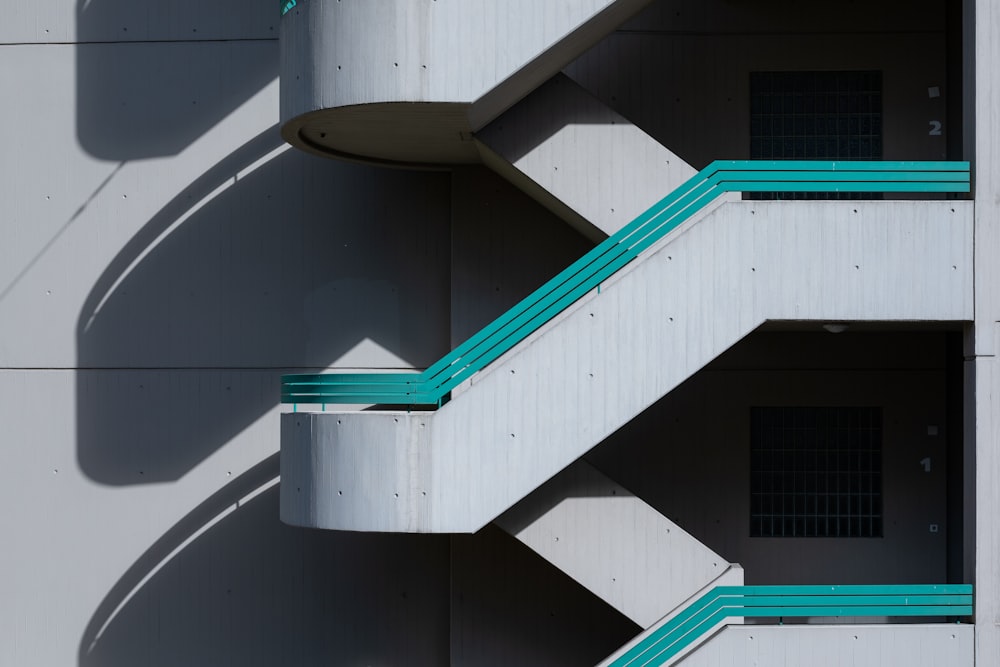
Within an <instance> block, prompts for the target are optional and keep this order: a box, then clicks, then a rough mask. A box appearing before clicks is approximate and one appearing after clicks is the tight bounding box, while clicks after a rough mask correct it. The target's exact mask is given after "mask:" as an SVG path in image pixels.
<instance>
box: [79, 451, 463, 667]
mask: <svg viewBox="0 0 1000 667" xmlns="http://www.w3.org/2000/svg"><path fill="white" fill-rule="evenodd" d="M277 476H278V456H277V455H273V456H271V457H269V458H267V459H266V460H264V461H262V462H261V463H259V464H257V465H256V466H255V467H254V468H252V469H250V470H249V471H247V472H246V473H244V474H243V475H241V476H240V477H239V478H237V479H236V480H234V481H232V482H231V483H230V484H228V485H227V486H225V487H224V488H222V489H220V490H219V491H217V492H216V493H215V494H213V495H212V496H211V497H209V498H208V499H206V500H205V501H204V502H202V503H201V505H199V506H198V507H197V508H196V509H195V510H194V511H192V512H191V513H190V514H188V515H187V516H186V517H185V518H184V519H183V520H181V521H180V522H179V523H177V524H176V525H175V526H174V527H173V528H171V529H170V530H169V531H167V533H165V534H164V535H163V536H162V537H161V538H160V539H159V540H157V542H156V543H155V544H153V546H151V547H150V548H149V549H148V550H147V551H146V552H145V553H144V554H143V555H142V556H141V557H140V558H139V559H138V560H137V561H136V562H135V564H134V565H133V566H132V567H131V568H129V570H128V571H127V572H126V573H125V574H124V575H123V576H122V578H121V579H120V580H119V581H118V583H117V584H116V585H115V586H114V587H113V588H112V589H111V591H110V592H109V593H108V595H107V596H106V597H105V598H104V600H103V601H102V602H101V604H100V606H99V607H98V609H97V611H96V612H95V613H94V615H93V617H92V618H91V619H90V622H89V624H88V626H87V628H86V630H85V632H84V634H83V637H82V638H81V640H80V648H79V663H78V664H79V665H80V667H98V666H100V667H133V666H134V665H147V666H149V667H156V666H160V665H163V666H168V665H169V666H171V667H172V666H175V665H187V666H189V667H197V666H201V665H204V666H206V667H207V666H210V665H211V666H215V665H223V664H231V665H282V664H295V665H321V664H322V665H329V664H351V665H354V664H358V665H365V664H392V665H403V664H406V665H428V666H436V665H442V664H447V662H448V642H449V612H448V609H449V573H448V572H449V570H448V559H449V554H448V552H449V546H448V537H447V536H425V535H380V534H359V533H339V532H332V531H318V530H317V531H309V530H301V529H295V528H290V527H288V526H285V525H284V524H282V523H281V522H280V521H279V520H278V493H277V485H276V484H275V482H277Z"/></svg>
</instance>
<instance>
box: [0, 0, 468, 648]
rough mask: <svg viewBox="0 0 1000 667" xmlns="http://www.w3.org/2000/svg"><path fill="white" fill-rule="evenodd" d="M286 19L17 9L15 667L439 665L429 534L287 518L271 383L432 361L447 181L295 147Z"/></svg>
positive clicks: (11, 361)
mask: <svg viewBox="0 0 1000 667" xmlns="http://www.w3.org/2000/svg"><path fill="white" fill-rule="evenodd" d="M277 21H278V16H277V3H276V2H272V1H271V0H260V1H257V0H255V1H254V2H249V3H246V2H229V1H224V2H214V3H207V4H206V3H202V2H193V1H188V0H181V1H180V2H171V3H134V2H125V1H118V0H90V1H89V2H82V1H81V2H71V1H68V0H45V1H40V2H30V3H15V4H12V5H9V6H6V7H5V8H4V18H3V20H2V21H0V98H2V99H3V103H2V104H0V144H2V146H3V149H2V151H0V201H2V202H3V204H2V206H0V210H2V211H3V213H2V215H0V424H2V432H3V435H2V436H0V502H2V503H3V505H4V507H5V508H6V509H5V511H4V512H3V515H2V518H0V533H2V535H3V539H2V542H3V548H2V549H0V664H2V665H18V666H27V667H32V666H36V665H37V666H39V667H50V666H52V665H81V666H85V667H91V666H94V667H97V666H100V667H108V666H110V667H119V666H120V667H126V666H133V665H160V666H168V665H169V666H171V667H173V666H175V665H219V664H226V663H232V664H241V665H255V664H256V665H288V664H295V665H312V664H316V665H318V664H331V663H337V662H340V663H341V664H343V663H350V664H424V665H433V666H435V667H436V666H438V665H441V664H444V663H446V662H447V660H448V651H449V607H450V598H449V583H448V582H449V565H448V562H449V547H448V541H447V539H446V538H442V539H437V538H430V539H423V538H412V537H403V538H402V539H401V538H399V537H392V536H358V535H348V534H332V533H326V534H323V533H314V532H305V531H300V530H296V529H291V528H289V527H287V526H284V525H283V524H281V523H280V521H279V519H278V505H277V497H278V494H277V489H276V487H275V484H276V483H277V476H278V461H277V449H278V395H279V384H278V383H279V376H280V374H281V373H282V371H283V370H285V369H292V368H325V367H326V366H327V365H330V364H340V365H348V366H350V365H356V366H365V367H378V366H388V367H408V366H411V365H415V364H416V365H422V364H425V363H427V361H428V360H430V359H434V358H436V357H437V356H439V355H440V354H441V353H442V352H443V351H445V350H446V349H447V348H448V346H449V340H448V335H449V308H448V302H449V290H450V286H449V272H448V270H447V264H448V261H449V246H450V238H449V236H450V234H449V216H450V204H449V196H450V195H449V190H450V186H449V177H448V175H447V174H441V173H425V174H406V173H401V172H394V173H387V172H383V171H380V170H375V169H369V168H359V167H355V166H349V165H342V164H337V163H334V162H327V161H322V160H318V159H315V158H312V157H309V156H305V155H303V154H300V153H298V152H295V151H292V150H290V149H288V147H287V146H284V145H283V144H282V142H281V140H280V137H279V135H278V128H277V124H278V82H277V80H276V76H277V70H278V45H277V39H276V36H277V35H276V33H277V26H278V23H277ZM389 193H394V194H395V198H393V196H390V194H389ZM425 263H431V264H432V265H437V266H442V267H443V268H441V269H440V270H439V271H437V272H428V271H426V269H424V268H423V267H424V264H425ZM418 264H419V265H420V267H421V270H419V271H418V269H417V265H418ZM376 302H377V303H378V308H377V309H374V308H369V306H370V305H371V304H374V303H376ZM387 573H388V574H387Z"/></svg>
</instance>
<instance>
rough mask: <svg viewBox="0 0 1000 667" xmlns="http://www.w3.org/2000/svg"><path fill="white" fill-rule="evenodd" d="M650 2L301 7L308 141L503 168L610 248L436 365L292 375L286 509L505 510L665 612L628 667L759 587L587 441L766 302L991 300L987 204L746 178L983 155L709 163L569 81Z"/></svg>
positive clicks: (832, 309)
mask: <svg viewBox="0 0 1000 667" xmlns="http://www.w3.org/2000/svg"><path fill="white" fill-rule="evenodd" d="M647 2H648V0H577V1H575V2H563V3H559V5H560V6H561V7H562V9H563V10H562V11H558V10H557V9H556V8H555V4H556V3H539V2H535V1H533V0H517V1H514V0H512V2H510V3H507V4H508V5H510V6H504V7H502V8H500V9H497V8H496V7H495V3H490V2H487V0H463V2H460V3H445V2H442V3H436V4H435V3H412V2H394V3H392V4H391V5H390V6H391V7H392V8H393V9H392V10H391V11H390V12H389V14H388V18H387V15H386V14H385V5H384V4H379V3H332V2H318V1H311V2H299V3H295V2H290V3H286V5H285V10H286V12H287V14H286V17H285V19H283V21H282V134H283V136H284V137H285V138H286V140H288V141H289V142H290V143H292V144H294V145H296V146H297V147H299V148H302V149H304V150H308V151H311V152H314V153H319V154H322V155H327V156H334V157H339V158H343V159H351V160H361V161H364V162H369V163H376V164H390V165H394V166H426V165H428V164H454V163H462V162H483V163H484V164H486V165H487V166H489V167H491V168H493V169H494V170H495V171H497V172H498V173H499V174H501V175H502V176H504V177H505V178H507V179H508V180H510V181H511V182H512V183H514V184H515V185H517V186H518V187H520V188H522V189H523V190H524V191H525V192H526V193H528V194H529V195H530V196H532V197H533V198H535V199H536V200H537V201H539V202H540V203H541V204H542V205H544V206H546V207H547V208H549V209H550V210H551V211H553V212H555V213H556V214H557V215H559V216H560V217H561V218H563V219H564V220H566V221H567V222H568V223H569V224H571V225H572V226H574V227H575V228H576V229H578V230H579V231H581V232H582V233H583V234H585V235H586V236H588V237H589V238H591V239H593V240H594V241H595V242H598V241H600V242H601V243H600V245H598V246H597V247H596V248H595V249H594V251H592V252H591V253H588V254H587V255H586V256H584V257H583V258H581V259H580V260H579V261H578V262H576V263H574V264H573V265H572V266H570V267H568V268H567V269H566V270H565V271H563V272H562V273H560V274H559V275H558V276H556V277H555V278H553V279H552V280H551V281H550V282H549V283H547V284H546V285H544V286H543V287H542V288H540V289H539V290H538V291H536V292H535V293H533V294H532V295H530V296H529V297H527V298H526V299H525V300H524V301H522V303H521V304H518V306H516V307H515V308H514V309H512V310H511V311H510V312H508V313H506V314H504V315H503V316H501V317H500V318H498V320H497V321H495V322H494V323H492V324H491V325H489V326H487V327H486V328H485V329H484V330H483V331H481V332H480V333H479V334H477V335H475V336H473V337H472V338H470V339H469V340H468V341H466V342H465V343H463V344H462V345H460V346H459V347H458V348H456V349H455V350H454V351H453V352H452V353H451V354H449V355H447V356H446V357H444V358H443V359H441V360H440V361H438V362H437V363H435V364H433V365H432V366H431V367H430V368H428V369H426V370H425V371H423V372H421V373H364V374H339V373H332V374H324V375H299V376H287V377H286V378H284V381H283V388H282V401H283V402H285V403H289V404H294V405H295V408H294V411H293V412H290V413H286V414H283V415H282V420H281V443H282V444H281V469H282V484H281V518H282V520H283V521H285V522H286V523H290V524H293V525H298V526H306V527H313V528H327V529H337V530H352V531H378V532H438V533H462V532H475V531H477V530H479V529H480V528H482V527H483V526H484V525H486V524H488V523H490V522H491V521H495V522H496V523H497V524H498V525H499V526H500V527H502V528H503V529H504V530H506V531H507V532H509V533H510V534H512V535H514V536H515V537H516V538H517V539H519V540H521V541H522V542H524V543H525V544H527V545H528V546H530V547H531V548H532V549H534V550H535V551H536V552H537V553H539V554H540V555H541V556H542V557H543V558H545V559H546V560H548V561H549V562H551V563H553V564H554V565H556V566H557V567H559V568H560V569H562V570H563V571H564V572H566V573H567V574H568V575H569V576H571V577H572V578H574V579H575V580H576V581H578V582H579V583H580V584H581V585H583V586H585V587H586V588H588V589H589V590H591V591H592V592H594V593H595V594H596V595H598V596H599V597H601V598H602V599H603V600H605V601H606V602H608V603H609V604H610V605H612V606H613V607H615V608H616V609H618V610H619V611H620V612H621V613H623V614H624V615H626V616H627V617H629V618H630V619H632V620H633V621H635V622H636V623H637V624H639V625H640V626H642V627H644V628H649V631H648V632H647V633H644V634H643V635H640V637H638V638H637V639H636V641H635V642H633V644H630V645H629V646H626V647H623V649H622V651H621V652H620V653H619V654H616V656H617V657H615V656H613V658H612V659H614V662H613V663H609V664H616V665H617V664H632V663H631V662H628V661H629V660H631V657H629V656H633V655H634V654H637V653H636V650H638V651H639V652H640V653H641V652H642V651H644V650H645V649H644V648H642V649H635V647H636V646H642V647H646V646H647V645H648V643H649V641H653V640H648V641H647V638H648V637H654V636H655V637H657V638H662V636H663V635H664V633H666V632H668V631H666V630H663V628H666V627H668V624H669V622H670V619H672V618H675V617H676V618H680V617H682V616H683V615H684V614H686V613H688V611H687V609H688V608H687V607H686V604H687V602H690V601H692V600H701V599H702V596H703V595H704V594H708V592H709V591H713V590H716V589H717V590H724V591H732V590H736V589H735V588H733V587H738V586H739V585H740V584H742V570H740V569H739V568H738V566H732V565H730V564H729V563H726V562H725V561H724V560H723V559H722V558H720V557H719V556H718V554H715V553H713V552H712V551H711V550H709V549H708V548H706V547H705V546H704V545H702V544H700V543H699V542H697V541H696V540H694V539H693V538H692V537H691V536H690V535H688V534H687V533H686V532H684V531H683V530H682V529H681V528H680V527H679V526H677V525H676V524H674V523H673V522H671V521H670V520H669V519H667V518H666V517H663V516H662V515H660V514H659V513H658V512H656V511H655V510H653V509H652V508H651V507H649V506H648V505H646V504H645V503H644V502H643V501H642V500H641V499H639V498H636V497H634V496H632V495H631V494H629V493H628V492H627V491H626V490H625V489H623V488H622V487H620V486H619V485H617V484H615V483H614V482H613V481H611V480H608V479H607V478H605V477H604V476H603V475H602V474H601V473H600V472H599V471H597V470H595V469H593V468H592V467H590V466H589V465H588V464H586V463H584V462H583V461H581V460H580V457H581V456H582V455H583V454H585V453H586V452H587V451H588V450H590V449H591V448H592V447H594V446H595V445H597V444H598V443H600V442H601V441H602V440H604V439H605V438H606V437H607V436H608V435H610V434H611V433H613V432H614V431H615V430H617V429H618V428H620V427H621V426H623V425H624V424H626V423H628V422H629V421H630V420H631V419H633V418H634V417H635V416H636V415H637V414H639V413H640V412H642V411H643V410H644V409H646V408H647V407H649V406H650V405H652V404H653V403H654V402H655V401H657V400H658V399H660V398H661V397H662V396H664V395H665V394H666V393H668V392H669V391H671V390H672V389H673V388H674V387H676V386H677V385H678V384H680V383H681V382H683V381H684V380H685V379H687V378H688V377H690V376H691V375H692V374H694V373H696V372H697V371H698V370H699V369H701V368H702V367H703V366H704V365H706V364H707V363H709V362H710V361H711V360H712V359H714V358H715V357H716V356H718V355H719V354H721V353H722V352H723V351H725V350H726V349H728V348H729V347H730V346H732V345H733V344H734V343H736V342H737V341H739V340H740V339H741V338H743V337H744V336H746V335H747V334H748V333H750V332H751V331H753V330H754V329H755V328H757V327H758V326H760V325H761V324H762V323H764V322H766V321H768V320H819V321H827V320H866V319H867V320H872V319H878V320H883V321H884V320H967V319H971V317H972V307H973V306H972V289H971V285H972V249H971V246H970V245H969V243H968V242H967V241H966V239H971V229H972V207H971V204H970V203H968V202H958V201H948V202H945V201H938V202H927V201H921V202H891V201H885V202H880V201H866V202H852V203H851V204H850V205H847V204H844V203H839V202H795V203H792V202H759V201H744V200H742V199H741V198H740V195H739V193H742V192H754V191H758V192H761V191H763V192H769V191H790V190H799V191H807V192H813V191H868V192H872V191H874V192H905V193H911V192H961V191H968V188H969V184H968V164H965V163H821V162H804V163H788V162H781V163H750V162H737V161H720V162H716V163H713V164H712V165H709V167H707V168H706V169H704V170H703V171H701V172H699V173H697V174H696V173H695V170H694V169H693V168H692V167H690V166H689V165H687V164H685V163H684V162H683V161H682V160H681V159H680V158H678V157H677V156H676V155H674V154H673V153H672V152H671V151H669V150H668V149H667V148H665V147H663V146H660V145H659V144H657V143H656V142H655V141H654V140H652V138H650V137H649V136H648V135H646V134H645V133H644V132H642V131H641V130H640V129H638V128H636V127H635V126H633V125H632V124H631V123H629V122H628V121H627V120H626V119H625V118H622V117H621V116H619V115H618V114H616V113H615V112H613V111H612V110H610V109H608V108H607V107H605V106H604V105H603V104H602V103H601V102H599V101H597V100H596V99H594V98H593V97H592V96H590V95H589V94H588V93H587V92H586V91H584V90H583V89H581V88H580V87H579V86H577V85H576V84H575V83H573V82H572V81H571V80H570V79H568V78H567V77H565V76H562V75H560V74H558V72H559V70H560V69H561V68H562V67H564V66H565V65H566V64H568V63H569V62H570V61H572V60H573V59H574V58H575V57H576V56H578V55H579V54H580V53H582V52H583V50H585V49H586V48H587V47H589V46H590V45H592V44H594V43H595V42H596V41H597V40H598V39H599V38H600V37H602V36H603V35H605V34H607V33H608V32H610V31H611V30H613V29H614V28H615V27H616V26H617V25H618V24H619V23H621V22H622V21H624V20H625V19H626V18H628V17H630V16H631V15H632V14H634V13H635V12H637V11H638V10H639V9H641V8H642V7H643V6H644V5H646V4H647ZM380 12H381V13H380ZM510 17H514V18H513V19H510ZM525 17H528V18H525ZM506 20H513V21H514V22H515V23H516V25H517V26H518V29H519V30H520V32H518V33H517V34H515V33H514V32H513V31H507V30H505V29H504V26H505V25H506V24H505V23H504V21H506ZM481 22H485V23H488V24H489V25H490V26H491V29H489V30H484V31H479V32H475V33H474V34H472V33H470V31H468V30H465V29H458V28H462V27H467V26H469V25H478V24H479V23H481ZM525 25H532V26H538V27H537V30H532V31H527V32H526V34H525V31H524V30H521V28H523V26H525ZM504 39H506V40H507V41H505V42H503V46H502V47H501V46H498V45H499V44H500V43H501V40H504ZM494 42H495V44H494ZM385 45H391V46H390V47H389V48H388V49H386V48H384V47H385ZM407 45H409V48H410V50H406V49H407ZM482 53H494V54H502V57H501V56H497V57H496V60H495V62H491V63H485V62H484V61H483V58H482ZM667 193H669V194H667ZM664 194H666V195H667V196H665V197H663V198H662V199H660V197H662V196H663V195H664ZM900 208H905V209H907V210H906V211H905V213H903V214H901V213H900V211H899V209H900ZM329 404H372V405H375V406H376V407H377V408H380V409H377V410H370V411H363V412H357V411H351V412H327V411H326V407H327V405H329ZM299 405H311V406H322V407H321V410H322V411H320V412H316V411H311V412H299V411H298V406H299ZM607 545H613V547H611V548H608V546H607ZM714 599H715V598H713V600H714ZM709 620H711V623H709V625H708V626H705V627H704V628H702V629H703V630H704V629H707V628H709V627H711V628H714V629H715V630H717V629H718V628H720V627H722V626H723V625H724V624H725V622H726V621H724V619H721V618H715V617H712V618H711V619H709ZM712 632H714V630H711V631H709V632H707V634H706V636H710V635H711V634H712ZM657 633H659V634H657ZM703 634H704V633H703ZM644 641H645V642H647V643H646V644H642V643H641V642H644ZM656 641H660V639H656ZM693 646H694V644H693V643H691V644H686V645H685V646H684V647H682V648H681V649H678V650H677V651H675V652H674V653H672V654H671V655H672V656H673V658H671V659H679V658H680V657H682V656H683V655H684V654H685V652H686V651H689V650H691V648H692V647H693ZM609 660H610V659H609ZM622 660H624V662H623V661H622ZM661 663H662V661H660V662H657V661H656V659H653V660H651V661H647V662H642V663H636V664H661Z"/></svg>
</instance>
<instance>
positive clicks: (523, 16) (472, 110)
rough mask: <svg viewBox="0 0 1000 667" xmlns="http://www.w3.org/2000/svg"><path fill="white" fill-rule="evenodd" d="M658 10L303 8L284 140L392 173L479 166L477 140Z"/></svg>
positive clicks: (608, 3)
mask: <svg viewBox="0 0 1000 667" xmlns="http://www.w3.org/2000/svg"><path fill="white" fill-rule="evenodd" d="M649 2H650V0H559V1H558V2H555V1H552V2H548V1H546V2H539V1H538V0H380V1H379V2H371V1H370V0H336V1H334V0H307V1H306V2H301V3H299V4H298V5H296V6H295V7H294V8H293V9H292V10H291V11H289V12H288V13H287V14H285V16H284V17H283V18H282V21H281V125H282V136H283V137H284V138H285V140H286V141H288V142H289V143H291V144H292V145H294V146H296V147H298V148H301V149H304V150H307V151H309V152H312V153H317V154H321V155H327V156H330V157H338V158H343V159H352V160H358V161H363V162H373V163H377V164H383V165H385V164H395V165H397V166H419V165H426V164H453V163H466V162H478V161H479V157H478V153H477V151H476V149H475V146H474V144H473V142H472V141H471V133H472V132H475V131H476V130H478V129H480V128H482V127H484V126H485V125H486V124H487V123H489V122H490V121H491V120H492V119H494V118H496V117H497V116H498V115H499V114H501V113H502V112H503V111H504V110H506V109H507V108H509V107H510V106H511V105H513V104H514V103H516V102H517V101H518V100H520V99H521V98H523V97H524V96H525V95H527V94H528V93H530V92H531V91H532V90H534V89H535V88H537V87H538V86H539V85H541V84H542V83H543V82H544V81H546V80H548V79H549V78H551V77H552V76H553V75H555V74H556V73H557V72H559V70H561V69H562V68H563V67H565V66H566V65H567V64H569V63H570V62H571V61H572V60H573V59H575V58H576V57H577V56H579V55H580V54H581V53H582V52H583V51H585V50H586V49H587V48H589V47H590V46H592V45H593V44H595V43H596V42H597V41H598V40H600V39H601V38H602V37H604V36H605V35H607V34H608V33H610V32H611V31H612V30H614V29H615V28H616V27H617V26H618V25H620V24H621V23H622V22H624V21H625V20H626V19H628V18H630V17H631V16H632V15H634V14H635V13H636V12H638V11H639V10H640V9H642V8H643V7H644V6H645V5H647V4H648V3H649Z"/></svg>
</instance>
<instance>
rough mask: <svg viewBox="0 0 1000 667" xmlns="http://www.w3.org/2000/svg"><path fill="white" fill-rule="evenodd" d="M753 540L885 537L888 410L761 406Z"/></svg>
mask: <svg viewBox="0 0 1000 667" xmlns="http://www.w3.org/2000/svg"><path fill="white" fill-rule="evenodd" d="M750 426H751V437H750V536H751V537H881V536H882V408H879V407H841V408H809V407H754V408H751V412H750Z"/></svg>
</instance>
